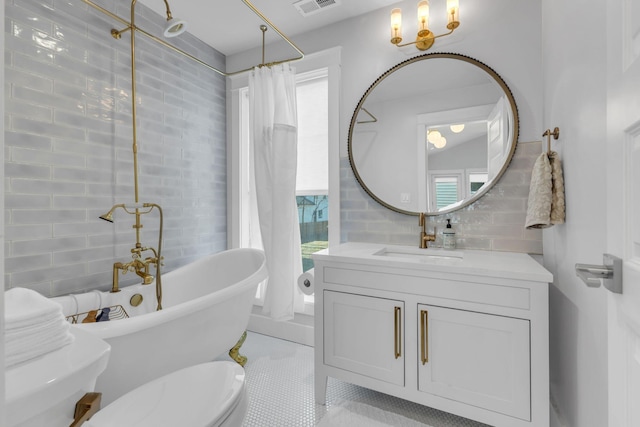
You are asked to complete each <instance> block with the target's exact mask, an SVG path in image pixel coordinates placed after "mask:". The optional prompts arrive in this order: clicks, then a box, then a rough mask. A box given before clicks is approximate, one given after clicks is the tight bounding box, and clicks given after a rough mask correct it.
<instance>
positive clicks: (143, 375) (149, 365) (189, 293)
mask: <svg viewBox="0 0 640 427" xmlns="http://www.w3.org/2000/svg"><path fill="white" fill-rule="evenodd" d="M266 278H267V267H266V263H265V256H264V253H263V252H262V251H259V250H256V249H231V250H227V251H224V252H220V253H217V254H214V255H209V256H207V257H205V258H202V259H199V260H197V261H195V262H193V263H191V264H188V265H186V266H184V267H180V268H178V269H176V270H173V271H170V272H168V273H165V274H163V275H162V288H163V297H162V307H163V309H162V310H161V311H155V308H156V297H155V283H152V284H150V285H133V286H127V287H125V288H122V291H121V292H118V293H109V292H100V293H87V294H83V295H76V296H64V297H57V298H54V299H55V300H58V302H60V303H61V304H62V305H63V311H65V315H71V314H74V313H73V310H74V309H72V308H70V307H73V304H74V303H75V304H76V306H77V304H78V303H77V301H78V300H81V301H82V302H81V305H82V304H85V305H86V300H87V298H88V297H90V298H91V299H92V300H95V301H100V302H99V303H98V302H96V303H95V305H96V306H97V305H98V304H100V305H101V307H106V306H115V305H118V304H120V305H122V306H123V307H124V309H125V310H126V312H127V314H128V315H129V316H130V317H129V318H125V319H122V320H110V321H108V322H98V323H78V324H77V325H75V327H77V328H81V329H84V330H86V331H89V332H91V333H93V334H95V335H97V336H99V337H100V338H102V339H104V340H105V341H107V342H108V343H109V344H110V345H111V356H110V358H109V363H108V365H107V368H106V370H105V371H104V372H103V373H102V374H101V375H100V376H99V377H98V381H97V383H96V391H97V392H101V393H102V403H103V405H108V404H109V403H111V402H112V401H113V400H115V399H116V398H118V397H119V396H121V395H122V394H124V393H126V392H128V391H130V390H132V389H134V388H136V387H138V386H140V385H142V384H145V383H147V382H149V381H151V380H153V379H156V378H158V377H160V376H163V375H165V374H168V373H170V372H173V371H176V370H178V369H180V368H184V367H187V366H191V365H195V364H198V363H203V362H206V361H210V360H213V359H214V358H216V357H218V356H219V355H221V354H223V353H224V352H228V351H229V350H230V349H231V348H232V347H234V345H235V344H236V343H237V342H238V340H239V339H240V337H241V336H242V334H243V332H244V331H245V329H246V327H247V324H248V322H249V315H250V313H251V307H252V305H253V299H254V297H255V294H256V288H257V285H258V284H259V283H260V282H262V281H263V280H265V279H266ZM135 294H140V295H142V296H143V302H142V304H140V305H139V306H137V307H133V306H132V305H131V304H130V299H131V298H132V296H133V295H135ZM81 297H82V298H81ZM95 308H97V307H95ZM77 309H78V308H77V307H76V308H75V310H77ZM84 311H87V310H84ZM70 312H71V313H70ZM81 320H82V319H80V321H81Z"/></svg>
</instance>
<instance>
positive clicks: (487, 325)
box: [418, 305, 531, 421]
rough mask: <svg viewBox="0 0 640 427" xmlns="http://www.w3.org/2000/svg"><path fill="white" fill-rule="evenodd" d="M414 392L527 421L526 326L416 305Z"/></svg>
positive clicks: (518, 321) (511, 320)
mask: <svg viewBox="0 0 640 427" xmlns="http://www.w3.org/2000/svg"><path fill="white" fill-rule="evenodd" d="M418 322H419V327H418V340H419V341H418V342H419V345H418V347H419V348H418V363H419V367H418V388H419V389H420V390H421V391H424V392H428V393H431V394H434V395H438V396H441V397H445V398H448V399H452V400H455V401H458V402H463V403H466V404H469V405H474V406H478V407H481V408H485V409H489V410H492V411H496V412H499V413H502V414H505V415H510V416H513V417H517V418H521V419H523V420H527V421H530V420H531V409H530V396H531V378H530V351H529V350H530V348H529V321H528V320H523V319H515V318H511V317H503V316H495V315H490V314H483V313H476V312H471V311H464V310H456V309H450V308H444V307H435V306H429V305H418Z"/></svg>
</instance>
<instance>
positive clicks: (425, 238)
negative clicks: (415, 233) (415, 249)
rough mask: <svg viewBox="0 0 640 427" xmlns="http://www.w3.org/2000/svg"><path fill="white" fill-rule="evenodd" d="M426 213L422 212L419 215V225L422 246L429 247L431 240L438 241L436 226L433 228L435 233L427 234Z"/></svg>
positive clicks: (422, 247) (423, 247)
mask: <svg viewBox="0 0 640 427" xmlns="http://www.w3.org/2000/svg"><path fill="white" fill-rule="evenodd" d="M425 216H426V215H425V214H424V213H423V212H420V215H418V226H419V227H420V248H421V249H427V248H428V247H429V242H435V241H436V228H435V227H434V228H433V234H427V232H426V230H425V228H426V225H427V221H426V218H425Z"/></svg>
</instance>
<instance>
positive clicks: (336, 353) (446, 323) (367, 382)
mask: <svg viewBox="0 0 640 427" xmlns="http://www.w3.org/2000/svg"><path fill="white" fill-rule="evenodd" d="M421 251H424V252H421ZM388 253H393V254H394V256H388V255H385V254H388ZM403 254H404V255H405V256H403ZM450 254H451V256H448V255H447V252H442V251H438V250H433V249H426V250H425V249H415V250H414V248H406V247H391V246H389V245H386V246H384V245H373V244H357V243H347V244H344V245H340V246H337V247H335V248H330V249H327V250H324V251H321V252H319V253H317V254H316V255H314V262H315V295H316V300H315V393H316V396H315V397H316V401H317V402H318V403H321V404H324V402H325V393H326V384H327V379H328V377H333V378H337V379H340V380H343V381H347V382H351V383H354V384H358V385H360V386H364V387H367V388H371V389H374V390H378V391H381V392H384V393H387V394H391V395H394V396H397V397H401V398H404V399H407V400H411V401H413V402H417V403H420V404H423V405H426V406H430V407H433V408H437V409H440V410H443V411H447V412H451V413H454V414H457V415H460V416H463V417H467V418H470V419H474V420H477V421H481V422H484V423H487V424H490V425H493V426H509V427H518V426H541V427H545V426H548V425H549V362H548V351H549V346H548V283H549V282H550V281H551V280H552V276H551V274H550V273H549V272H548V271H546V270H545V269H544V268H543V267H542V266H541V265H540V264H539V263H537V262H536V261H535V260H533V259H532V258H531V257H529V256H528V255H526V254H516V253H501V252H490V251H457V252H450Z"/></svg>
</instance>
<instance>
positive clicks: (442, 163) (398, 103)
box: [348, 53, 518, 215]
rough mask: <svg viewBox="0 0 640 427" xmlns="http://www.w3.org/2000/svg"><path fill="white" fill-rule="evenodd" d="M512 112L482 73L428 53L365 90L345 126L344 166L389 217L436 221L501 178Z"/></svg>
mask: <svg viewBox="0 0 640 427" xmlns="http://www.w3.org/2000/svg"><path fill="white" fill-rule="evenodd" d="M517 138H518V111H517V109H516V104H515V100H514V98H513V95H512V94H511V91H510V90H509V88H508V87H507V85H506V83H505V82H504V81H503V80H502V78H501V77H500V76H499V75H498V74H496V72H495V71H493V70H492V69H491V68H489V67H488V66H487V65H485V64H483V63H481V62H479V61H476V60H475V59H472V58H469V57H467V56H463V55H458V54H451V53H432V54H426V55H421V56H417V57H415V58H412V59H409V60H407V61H404V62H402V63H400V64H398V65H396V66H395V67H393V68H391V69H390V70H389V71H387V72H386V73H384V74H383V75H382V76H380V77H379V78H378V79H377V80H376V81H375V82H374V83H373V84H372V85H371V86H370V87H369V89H367V91H366V92H365V94H364V95H363V96H362V99H361V100H360V102H359V103H358V106H357V107H356V109H355V112H354V113H353V117H352V118H351V125H350V127H349V141H348V150H349V161H350V162H351V168H352V169H353V172H354V174H355V176H356V179H357V180H358V182H359V183H360V185H362V187H363V188H364V189H365V191H366V192H367V193H369V195H370V196H371V197H373V198H374V199H375V200H376V201H378V202H379V203H380V204H382V205H383V206H385V207H387V208H389V209H392V210H394V211H396V212H400V213H405V214H409V215H417V214H418V213H419V212H425V213H427V214H428V215H440V214H444V213H448V212H452V211H454V210H457V209H460V208H462V207H464V206H467V205H469V204H470V203H472V202H474V201H475V200H477V199H478V198H480V197H481V196H482V195H483V194H485V193H486V192H487V191H488V190H489V189H490V188H491V187H492V186H493V185H494V184H495V183H496V182H497V181H498V179H499V178H500V176H501V175H502V174H503V173H504V171H505V170H506V168H507V166H508V165H509V162H510V161H511V157H512V156H513V153H514V151H515V148H516V142H517Z"/></svg>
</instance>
